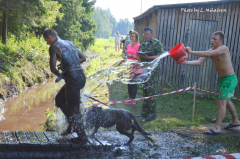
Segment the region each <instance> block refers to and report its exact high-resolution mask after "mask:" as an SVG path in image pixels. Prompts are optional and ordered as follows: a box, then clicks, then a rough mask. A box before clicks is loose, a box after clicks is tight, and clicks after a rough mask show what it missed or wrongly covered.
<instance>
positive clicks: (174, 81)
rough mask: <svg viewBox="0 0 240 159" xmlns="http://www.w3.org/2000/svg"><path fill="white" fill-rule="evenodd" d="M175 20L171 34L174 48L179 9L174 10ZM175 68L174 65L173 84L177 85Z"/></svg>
mask: <svg viewBox="0 0 240 159" xmlns="http://www.w3.org/2000/svg"><path fill="white" fill-rule="evenodd" d="M175 11H176V13H175V19H174V32H173V46H175V45H176V44H177V42H176V40H177V28H178V17H179V14H180V9H179V8H178V9H176V10H175ZM177 67H178V65H176V64H175V65H174V67H173V80H172V81H173V84H178V82H177Z"/></svg>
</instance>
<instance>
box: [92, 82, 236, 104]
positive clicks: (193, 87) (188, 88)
mask: <svg viewBox="0 0 240 159" xmlns="http://www.w3.org/2000/svg"><path fill="white" fill-rule="evenodd" d="M191 89H197V90H199V91H203V92H208V93H212V94H216V95H222V96H225V97H229V98H232V99H235V100H239V101H240V99H238V98H235V97H230V96H226V95H223V94H219V93H215V92H211V91H206V90H203V89H200V88H197V87H195V86H192V87H187V88H184V89H179V90H177V91H172V92H168V93H163V94H158V95H153V96H148V97H142V98H137V99H132V100H144V99H149V98H153V97H158V96H163V95H168V94H173V93H178V92H183V91H188V90H191ZM132 100H123V101H115V102H106V103H104V104H106V105H108V104H117V103H125V102H128V101H132ZM95 104H96V105H100V104H101V103H95ZM88 105H92V104H88Z"/></svg>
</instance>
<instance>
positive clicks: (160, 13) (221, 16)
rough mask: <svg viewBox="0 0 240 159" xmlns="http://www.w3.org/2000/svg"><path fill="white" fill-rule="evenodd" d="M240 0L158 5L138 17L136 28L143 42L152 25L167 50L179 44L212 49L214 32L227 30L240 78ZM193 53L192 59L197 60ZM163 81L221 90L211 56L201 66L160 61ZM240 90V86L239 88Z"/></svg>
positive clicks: (190, 58)
mask: <svg viewBox="0 0 240 159" xmlns="http://www.w3.org/2000/svg"><path fill="white" fill-rule="evenodd" d="M239 12H240V0H222V1H211V2H198V3H182V4H172V5H155V6H153V7H151V8H150V9H148V10H147V11H146V12H144V13H142V14H141V15H139V16H137V17H134V18H133V19H134V23H135V28H134V29H135V30H136V31H137V32H138V33H139V35H140V41H143V39H144V38H143V36H142V34H143V29H144V28H145V27H151V28H152V29H153V32H154V35H155V38H156V39H158V40H160V41H161V43H162V44H163V46H164V50H165V51H169V50H170V49H171V48H172V47H173V46H175V45H176V44H178V43H184V45H185V46H190V47H191V48H192V49H193V50H198V51H205V50H208V49H210V48H211V36H212V33H213V32H214V31H223V32H224V33H225V39H224V45H226V46H228V48H229V50H230V53H231V58H232V63H233V67H234V70H235V73H236V74H237V77H238V79H240V65H239V63H240V13H239ZM197 58H198V57H197V56H194V55H190V56H189V58H188V60H194V59H197ZM159 67H160V72H159V84H160V86H164V85H166V84H170V85H173V84H174V85H175V84H176V85H177V86H179V88H186V87H188V86H193V85H194V82H197V87H198V88H201V89H205V90H209V91H214V92H218V75H217V72H216V69H215V68H214V65H213V63H212V61H211V59H208V60H207V61H206V62H204V63H203V64H201V65H200V66H189V65H181V64H175V62H174V60H173V59H172V58H171V57H169V56H168V57H166V58H164V59H163V60H161V62H160V63H159ZM237 89H239V85H238V87H237Z"/></svg>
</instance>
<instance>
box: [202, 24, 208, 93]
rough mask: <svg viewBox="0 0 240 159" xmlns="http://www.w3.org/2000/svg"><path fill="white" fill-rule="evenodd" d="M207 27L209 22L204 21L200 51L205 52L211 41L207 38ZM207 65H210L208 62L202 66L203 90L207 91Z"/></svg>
mask: <svg viewBox="0 0 240 159" xmlns="http://www.w3.org/2000/svg"><path fill="white" fill-rule="evenodd" d="M207 26H208V23H207V21H202V31H201V32H202V36H201V39H200V41H201V42H200V50H201V51H205V47H206V42H207V41H208V40H209V39H208V36H207V33H206V31H207ZM207 65H208V62H207V61H206V62H204V63H203V64H202V68H201V73H202V75H201V88H202V89H205V87H204V86H205V78H206V74H207Z"/></svg>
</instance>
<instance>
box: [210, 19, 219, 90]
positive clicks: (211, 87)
mask: <svg viewBox="0 0 240 159" xmlns="http://www.w3.org/2000/svg"><path fill="white" fill-rule="evenodd" d="M217 27H218V23H217V22H216V23H215V26H214V28H212V30H211V32H212V33H213V32H214V31H216V29H215V28H217ZM210 48H211V47H210V46H209V49H210ZM210 61H211V63H212V65H211V67H212V73H211V83H210V91H214V89H215V88H214V87H215V80H216V76H217V70H216V69H215V66H214V64H213V61H212V60H210Z"/></svg>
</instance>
